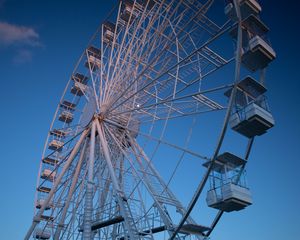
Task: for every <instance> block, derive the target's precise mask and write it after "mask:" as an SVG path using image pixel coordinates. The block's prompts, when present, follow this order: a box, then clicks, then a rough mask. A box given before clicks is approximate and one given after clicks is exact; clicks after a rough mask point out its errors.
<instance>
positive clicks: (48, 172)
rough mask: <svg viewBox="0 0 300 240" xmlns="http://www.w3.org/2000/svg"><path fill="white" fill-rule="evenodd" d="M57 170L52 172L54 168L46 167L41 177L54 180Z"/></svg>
mask: <svg viewBox="0 0 300 240" xmlns="http://www.w3.org/2000/svg"><path fill="white" fill-rule="evenodd" d="M55 174H56V173H55V172H52V170H50V169H44V170H43V172H42V174H41V178H43V179H47V180H49V181H52V182H53V181H54V178H55Z"/></svg>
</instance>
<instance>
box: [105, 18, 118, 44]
mask: <svg viewBox="0 0 300 240" xmlns="http://www.w3.org/2000/svg"><path fill="white" fill-rule="evenodd" d="M115 28H116V26H115V24H113V23H112V22H109V21H107V22H105V23H103V41H104V42H105V43H107V44H111V43H112V42H113V40H114V38H115Z"/></svg>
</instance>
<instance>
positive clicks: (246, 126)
mask: <svg viewBox="0 0 300 240" xmlns="http://www.w3.org/2000/svg"><path fill="white" fill-rule="evenodd" d="M274 124H275V121H274V118H273V116H272V114H271V113H270V112H269V111H267V110H266V109H264V108H262V107H261V106H259V105H258V104H256V103H255V102H253V103H250V104H249V105H247V106H246V107H245V108H243V109H241V110H239V111H238V112H235V113H234V114H233V115H232V116H231V118H230V126H231V128H232V129H233V130H235V131H237V132H238V133H240V134H242V135H244V136H246V137H248V138H251V137H254V136H260V135H262V134H264V133H266V132H267V130H269V129H270V128H272V127H273V126H274Z"/></svg>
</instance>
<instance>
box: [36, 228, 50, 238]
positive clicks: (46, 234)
mask: <svg viewBox="0 0 300 240" xmlns="http://www.w3.org/2000/svg"><path fill="white" fill-rule="evenodd" d="M33 237H34V238H35V239H50V238H51V231H49V230H46V229H39V228H38V229H36V230H35V231H34V234H33Z"/></svg>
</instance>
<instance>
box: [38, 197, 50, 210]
mask: <svg viewBox="0 0 300 240" xmlns="http://www.w3.org/2000/svg"><path fill="white" fill-rule="evenodd" d="M45 201H46V200H45V199H38V200H37V202H36V204H35V207H36V208H37V209H40V208H41V207H42V206H43V205H44V204H45ZM52 206H53V204H52V203H48V205H47V206H46V207H45V210H49V209H51V208H52Z"/></svg>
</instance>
